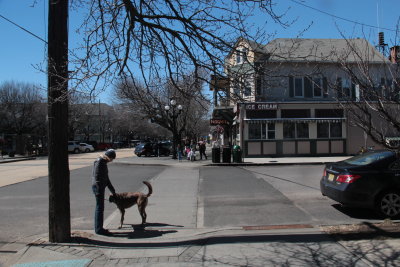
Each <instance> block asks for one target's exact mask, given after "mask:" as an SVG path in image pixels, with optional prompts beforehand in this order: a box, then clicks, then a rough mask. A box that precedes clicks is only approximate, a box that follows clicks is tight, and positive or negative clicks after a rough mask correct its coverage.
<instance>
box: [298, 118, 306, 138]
mask: <svg viewBox="0 0 400 267" xmlns="http://www.w3.org/2000/svg"><path fill="white" fill-rule="evenodd" d="M296 133H297V138H308V137H309V135H308V123H304V122H303V123H296Z"/></svg>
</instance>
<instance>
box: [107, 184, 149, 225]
mask: <svg viewBox="0 0 400 267" xmlns="http://www.w3.org/2000/svg"><path fill="white" fill-rule="evenodd" d="M143 183H144V184H145V185H147V187H148V189H149V192H148V193H147V195H146V194H144V193H142V192H128V193H116V194H114V195H111V196H110V197H109V198H108V200H109V201H110V202H113V203H115V204H116V205H117V207H118V209H119V211H120V212H121V225H120V227H119V229H121V228H122V224H123V223H124V216H125V209H128V208H130V207H132V206H133V205H135V204H137V206H138V209H139V213H140V216H141V217H142V225H144V224H145V223H146V218H147V214H146V206H147V202H148V201H147V199H148V197H149V196H150V195H151V194H152V193H153V187H152V186H151V184H150V183H149V182H146V181H143Z"/></svg>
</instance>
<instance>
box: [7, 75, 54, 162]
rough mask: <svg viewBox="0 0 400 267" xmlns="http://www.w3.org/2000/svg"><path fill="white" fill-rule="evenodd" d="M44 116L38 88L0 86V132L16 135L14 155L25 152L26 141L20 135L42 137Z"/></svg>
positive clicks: (31, 85) (20, 85)
mask: <svg viewBox="0 0 400 267" xmlns="http://www.w3.org/2000/svg"><path fill="white" fill-rule="evenodd" d="M46 114H47V112H46V109H45V103H44V101H43V96H42V95H41V92H40V90H39V87H38V86H36V85H34V84H29V83H21V82H4V83H2V84H1V85H0V115H1V122H0V132H2V133H10V134H17V138H18V140H17V148H16V153H18V154H23V153H24V152H25V151H24V149H25V145H26V144H25V143H26V140H24V139H23V138H22V135H24V134H25V135H32V134H35V133H38V134H40V135H43V128H44V125H45V123H46Z"/></svg>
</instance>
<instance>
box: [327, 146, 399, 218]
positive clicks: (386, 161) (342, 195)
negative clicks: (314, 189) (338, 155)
mask: <svg viewBox="0 0 400 267" xmlns="http://www.w3.org/2000/svg"><path fill="white" fill-rule="evenodd" d="M320 187H321V193H322V195H324V196H327V197H329V198H331V199H333V200H335V201H337V202H339V203H341V204H342V205H345V206H349V207H361V208H369V209H374V210H375V211H376V212H377V214H379V215H380V216H383V217H385V218H387V217H389V218H394V217H398V216H399V215H400V158H398V157H397V155H396V153H395V152H393V151H388V150H379V151H371V152H366V153H364V154H361V155H357V156H354V157H351V158H349V159H347V160H343V161H339V162H335V163H329V164H326V166H325V169H324V173H323V176H322V179H321V182H320Z"/></svg>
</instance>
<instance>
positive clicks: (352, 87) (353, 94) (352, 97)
mask: <svg viewBox="0 0 400 267" xmlns="http://www.w3.org/2000/svg"><path fill="white" fill-rule="evenodd" d="M351 99H352V100H356V84H355V83H353V82H352V83H351Z"/></svg>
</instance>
